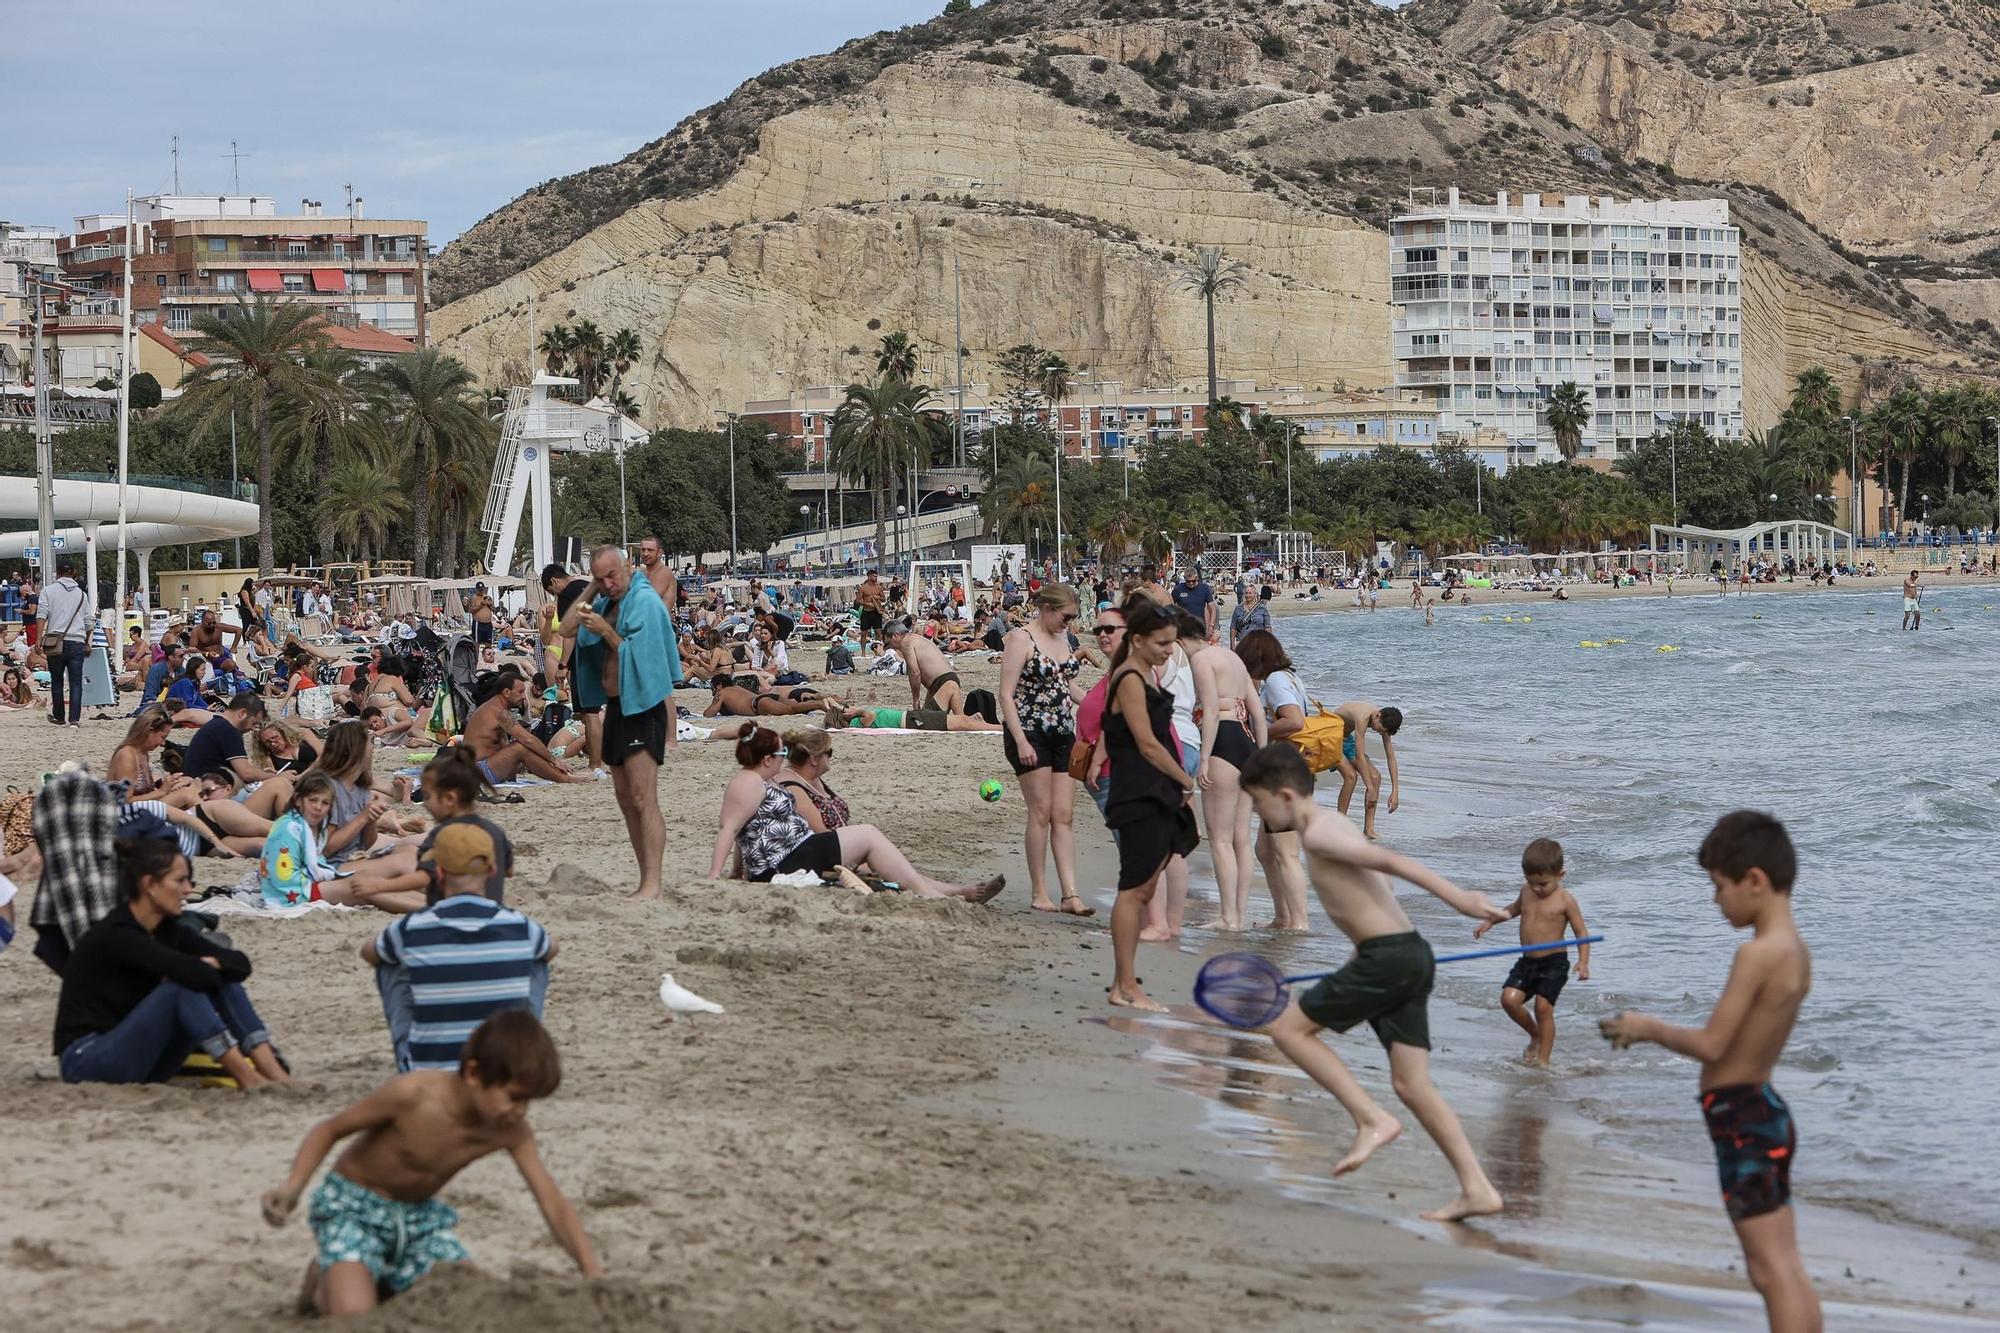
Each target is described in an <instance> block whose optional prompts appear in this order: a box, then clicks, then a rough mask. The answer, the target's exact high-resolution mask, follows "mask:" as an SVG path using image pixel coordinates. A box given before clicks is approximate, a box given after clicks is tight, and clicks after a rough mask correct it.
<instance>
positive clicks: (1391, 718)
mask: <svg viewBox="0 0 2000 1333" xmlns="http://www.w3.org/2000/svg"><path fill="white" fill-rule="evenodd" d="M1333 711H1334V712H1336V713H1338V714H1339V715H1340V720H1341V721H1342V722H1344V723H1345V724H1346V730H1345V731H1344V732H1343V734H1342V735H1341V738H1340V813H1341V814H1343V815H1344V814H1346V813H1347V807H1348V806H1349V805H1351V804H1352V803H1353V801H1354V788H1355V786H1356V784H1357V783H1358V784H1361V785H1364V786H1365V787H1366V789H1367V795H1366V796H1365V797H1364V798H1363V801H1362V806H1361V815H1362V820H1361V832H1362V833H1363V834H1364V835H1365V836H1367V837H1369V838H1371V839H1372V838H1375V837H1377V836H1379V835H1378V834H1377V833H1376V832H1375V804H1376V801H1377V799H1378V798H1379V797H1380V796H1381V794H1382V773H1381V770H1379V769H1377V768H1376V767H1375V765H1374V764H1373V763H1371V762H1369V759H1368V733H1369V732H1371V731H1372V732H1374V733H1375V734H1376V735H1378V736H1380V737H1381V738H1382V758H1383V762H1385V763H1386V764H1388V766H1389V813H1390V814H1392V815H1393V814H1395V813H1396V807H1397V806H1398V805H1401V804H1402V800H1403V796H1402V792H1403V779H1402V775H1401V774H1400V773H1399V772H1397V769H1396V741H1395V736H1396V733H1397V732H1399V731H1401V730H1402V729H1403V710H1402V709H1400V708H1377V707H1376V706H1375V705H1374V704H1371V703H1368V702H1366V701H1364V700H1361V699H1353V700H1350V701H1349V702H1347V703H1344V704H1342V705H1341V706H1340V707H1338V708H1336V709H1334V710H1333Z"/></svg>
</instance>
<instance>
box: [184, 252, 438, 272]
mask: <svg viewBox="0 0 2000 1333" xmlns="http://www.w3.org/2000/svg"><path fill="white" fill-rule="evenodd" d="M187 253H189V254H191V255H192V256H193V258H194V262H195V263H197V264H202V265H207V266H209V267H218V266H219V267H227V266H229V265H232V264H255V265H257V266H259V267H260V268H261V267H274V268H282V267H284V266H286V265H290V266H291V267H293V268H347V267H350V266H352V267H354V268H368V267H370V266H373V265H378V264H387V265H395V266H400V267H403V268H413V267H415V266H416V265H417V264H419V263H421V262H425V258H424V257H423V256H422V255H421V254H420V252H418V251H416V250H409V251H402V250H377V251H376V252H375V253H374V254H372V255H363V254H356V253H349V254H335V253H333V252H332V251H330V250H306V251H297V250H193V251H189V252H187Z"/></svg>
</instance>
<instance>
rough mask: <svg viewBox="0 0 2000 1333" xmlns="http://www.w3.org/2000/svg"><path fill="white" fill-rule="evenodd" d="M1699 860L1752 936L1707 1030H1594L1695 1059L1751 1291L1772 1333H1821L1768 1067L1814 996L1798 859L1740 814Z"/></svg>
mask: <svg viewBox="0 0 2000 1333" xmlns="http://www.w3.org/2000/svg"><path fill="white" fill-rule="evenodd" d="M1697 860H1699V862H1700V863H1701V867H1702V869H1704V870H1706V871H1707V872H1708V877H1709V879H1710V881H1711V882H1713V883H1714V885H1715V905H1716V906H1717V907H1719V908H1720V909H1722V915H1723V916H1724V918H1726V919H1727V920H1728V922H1729V924H1730V925H1732V926H1734V927H1736V928H1737V929H1738V930H1741V929H1743V927H1745V926H1750V927H1752V928H1753V929H1754V930H1755V932H1756V933H1755V934H1754V935H1753V936H1752V937H1751V938H1750V939H1749V940H1748V941H1747V942H1745V943H1744V944H1743V945H1742V946H1741V947H1740V948H1738V949H1737V951H1736V961H1735V963H1734V965H1732V966H1731V968H1730V969H1729V981H1728V983H1727V984H1726V985H1725V986H1724V987H1723V990H1722V998H1721V999H1720V1000H1717V1001H1716V1003H1715V1009H1714V1011H1713V1012H1712V1013H1710V1014H1709V1016H1708V1023H1707V1024H1706V1025H1705V1026H1703V1027H1699V1028H1681V1027H1673V1026H1671V1025H1669V1024H1667V1023H1663V1022H1661V1021H1660V1020H1659V1019H1657V1018H1649V1017H1647V1016H1646V1015H1644V1014H1615V1015H1613V1016H1612V1017H1610V1018H1607V1019H1605V1020H1604V1021H1603V1022H1602V1023H1601V1024H1599V1027H1600V1028H1601V1029H1602V1030H1603V1033H1604V1035H1605V1036H1606V1037H1607V1038H1608V1039H1610V1041H1611V1044H1612V1045H1613V1046H1616V1047H1618V1048H1619V1049H1621V1050H1622V1049H1624V1048H1625V1047H1627V1046H1631V1045H1633V1044H1634V1043H1636V1042H1642V1041H1650V1042H1655V1043H1657V1044H1658V1045H1661V1046H1664V1047H1666V1048H1667V1049H1668V1050H1670V1051H1674V1052H1677V1053H1678V1054H1681V1055H1685V1056H1687V1057H1689V1058H1690V1059H1694V1060H1699V1061H1701V1111H1702V1116H1703V1118H1704V1119H1705V1120H1707V1122H1708V1134H1709V1138H1710V1139H1712V1140H1713V1141H1714V1144H1715V1163H1716V1167H1717V1170H1718V1171H1719V1172H1720V1174H1721V1177H1722V1202H1723V1204H1724V1206H1725V1207H1727V1208H1728V1210H1729V1220H1730V1221H1731V1222H1732V1223H1734V1224H1735V1227H1736V1237H1737V1239H1738V1240H1739V1241H1740V1242H1741V1243H1742V1245H1743V1259H1744V1265H1745V1267H1746V1268H1748V1270H1749V1273H1750V1282H1751V1285H1752V1286H1754V1287H1756V1288H1757V1293H1758V1294H1759V1295H1760V1296H1762V1297H1763V1298H1764V1311H1765V1314H1766V1315H1767V1317H1768V1318H1769V1320H1770V1326H1771V1328H1772V1329H1773V1330H1774V1333H1818V1330H1819V1329H1820V1328H1821V1327H1822V1324H1821V1321H1820V1309H1819V1297H1818V1296H1817V1295H1815V1294H1814V1292H1813V1288H1812V1279H1811V1278H1810V1277H1809V1276H1808V1275H1807V1273H1806V1267H1805V1261H1804V1260H1803V1259H1801V1258H1800V1257H1799V1238H1798V1226H1797V1219H1796V1217H1795V1216H1794V1215H1793V1213H1792V1207H1791V1199H1792V1158H1793V1156H1794V1154H1795V1153H1796V1151H1797V1148H1798V1137H1797V1134H1796V1132H1795V1131H1794V1129H1793V1126H1792V1113H1791V1111H1790V1110H1789V1109H1788V1108H1787V1107H1786V1105H1785V1099H1784V1098H1783V1097H1780V1096H1779V1095H1778V1092H1777V1089H1775V1088H1773V1087H1772V1086H1771V1068H1772V1066H1773V1065H1775V1064H1777V1062H1778V1057H1779V1056H1780V1055H1781V1054H1783V1052H1784V1049H1785V1041H1786V1040H1787V1039H1788V1038H1789V1037H1790V1036H1791V1034H1792V1024H1793V1023H1794V1022H1795V1021H1796V1020H1797V1019H1798V1016H1799V1006H1800V1005H1801V1004H1802V1003H1804V1001H1805V998H1806V992H1807V991H1809V990H1811V989H1812V955H1811V954H1810V953H1808V952H1807V950H1806V944H1805V941H1804V940H1803V939H1801V938H1800V936H1799V931H1798V926H1797V924H1796V923H1795V922H1794V921H1793V919H1792V880H1793V878H1794V877H1795V876H1796V874H1797V872H1798V856H1797V854H1796V853H1795V852H1794V851H1793V849H1792V840H1791V837H1790V835H1788V834H1787V833H1786V832H1785V826H1784V825H1783V824H1780V823H1779V822H1778V821H1777V820H1775V819H1773V818H1772V817H1771V816H1769V815H1766V814H1759V813H1757V812H1756V811H1753V810H1738V811H1736V812H1735V813H1734V814H1728V815H1724V816H1723V817H1722V818H1721V819H1720V820H1718V821H1717V822H1716V825H1715V827H1714V828H1713V829H1711V830H1710V831H1709V835H1708V837H1706V838H1705V839H1703V840H1702V844H1701V852H1700V853H1699V855H1698V857H1697Z"/></svg>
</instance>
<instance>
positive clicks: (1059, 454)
mask: <svg viewBox="0 0 2000 1333" xmlns="http://www.w3.org/2000/svg"><path fill="white" fill-rule="evenodd" d="M1056 369H1058V367H1057V366H1056V365H1055V364H1054V363H1053V362H1052V363H1050V364H1049V365H1046V366H1043V367H1042V373H1043V374H1044V375H1046V374H1048V373H1049V372H1050V371H1052V370H1056ZM1049 415H1050V416H1052V417H1054V418H1055V427H1056V430H1055V435H1056V582H1057V583H1061V582H1062V581H1063V526H1062V474H1063V454H1064V452H1065V451H1064V449H1063V429H1062V408H1060V407H1059V406H1057V405H1056V404H1055V403H1054V402H1053V401H1052V402H1050V404H1049Z"/></svg>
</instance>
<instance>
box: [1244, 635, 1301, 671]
mask: <svg viewBox="0 0 2000 1333" xmlns="http://www.w3.org/2000/svg"><path fill="white" fill-rule="evenodd" d="M1236 655H1237V656H1238V657H1240V658H1242V659H1243V665H1244V666H1245V667H1246V668H1248V669H1249V672H1250V678H1251V679H1252V680H1266V679H1268V678H1270V677H1271V676H1273V675H1275V674H1277V673H1278V672H1280V671H1290V670H1291V669H1292V659H1291V658H1289V657H1287V656H1285V645H1284V644H1282V643H1279V642H1278V636H1277V635H1275V634H1273V633H1271V631H1269V630H1267V629H1253V630H1251V631H1250V632H1249V633H1248V634H1246V635H1244V636H1243V637H1242V638H1240V639H1238V640H1237V641H1236Z"/></svg>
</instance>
